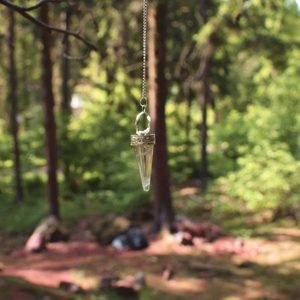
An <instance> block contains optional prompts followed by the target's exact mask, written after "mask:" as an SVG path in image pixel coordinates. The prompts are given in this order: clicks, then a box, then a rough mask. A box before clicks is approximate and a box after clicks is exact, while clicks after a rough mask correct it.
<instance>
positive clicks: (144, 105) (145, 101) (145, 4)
mask: <svg viewBox="0 0 300 300" xmlns="http://www.w3.org/2000/svg"><path fill="white" fill-rule="evenodd" d="M143 1H144V2H143V76H142V98H141V100H140V105H141V107H142V109H143V111H144V112H145V111H146V109H147V106H148V98H147V37H148V36H147V35H148V30H147V29H148V0H143Z"/></svg>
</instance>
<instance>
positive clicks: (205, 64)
mask: <svg viewBox="0 0 300 300" xmlns="http://www.w3.org/2000/svg"><path fill="white" fill-rule="evenodd" d="M209 4H210V1H207V0H200V12H201V18H202V21H203V24H204V25H205V24H207V22H208V5H209ZM201 56H202V59H201V66H200V67H201V78H202V83H201V96H200V107H201V117H202V121H201V122H202V123H201V166H200V180H201V187H202V189H203V190H205V189H206V185H207V179H208V160H207V141H208V136H207V130H208V128H207V107H208V104H209V102H210V100H209V98H210V87H209V84H210V83H209V77H210V64H211V56H212V45H211V39H210V38H208V41H207V44H206V45H205V46H204V47H203V50H202V55H201Z"/></svg>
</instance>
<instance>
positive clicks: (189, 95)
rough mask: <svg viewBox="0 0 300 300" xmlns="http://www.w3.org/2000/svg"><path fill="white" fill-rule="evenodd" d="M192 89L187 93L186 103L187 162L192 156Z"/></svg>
mask: <svg viewBox="0 0 300 300" xmlns="http://www.w3.org/2000/svg"><path fill="white" fill-rule="evenodd" d="M192 97H193V94H192V89H191V87H189V88H188V91H187V101H186V102H187V103H186V108H187V111H186V119H185V156H186V159H187V161H189V159H190V158H189V156H190V146H191V141H190V138H191V107H192Z"/></svg>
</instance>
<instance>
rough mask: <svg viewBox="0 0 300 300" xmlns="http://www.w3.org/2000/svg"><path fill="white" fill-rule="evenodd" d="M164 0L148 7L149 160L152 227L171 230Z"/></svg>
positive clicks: (172, 215)
mask: <svg viewBox="0 0 300 300" xmlns="http://www.w3.org/2000/svg"><path fill="white" fill-rule="evenodd" d="M166 6H167V5H166V3H160V4H157V5H151V6H150V8H149V84H150V91H149V96H150V112H151V117H152V128H153V129H154V131H155V133H156V146H155V151H154V162H153V174H154V176H153V178H154V179H153V184H154V198H155V218H154V230H155V231H156V232H158V231H160V230H162V229H168V230H169V229H171V227H172V223H173V219H174V213H173V206H172V198H171V191H170V183H169V168H168V153H167V132H166V120H165V104H166V98H167V80H166V76H165V65H166V57H165V56H166V45H165V44H166V27H167V24H166V23H167V22H166V18H167V11H166Z"/></svg>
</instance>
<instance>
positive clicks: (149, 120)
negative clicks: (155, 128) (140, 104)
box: [135, 111, 151, 135]
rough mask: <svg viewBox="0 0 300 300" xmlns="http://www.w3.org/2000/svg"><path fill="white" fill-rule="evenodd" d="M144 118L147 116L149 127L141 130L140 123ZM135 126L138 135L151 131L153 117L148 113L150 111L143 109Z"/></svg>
mask: <svg viewBox="0 0 300 300" xmlns="http://www.w3.org/2000/svg"><path fill="white" fill-rule="evenodd" d="M143 118H146V120H145V121H146V122H147V127H146V129H144V130H141V129H140V128H139V126H140V123H141V122H142V121H143ZM135 128H136V134H137V135H147V134H149V133H150V130H151V118H150V116H149V115H148V113H147V112H146V111H142V112H140V113H139V114H138V115H137V116H136V119H135Z"/></svg>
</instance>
